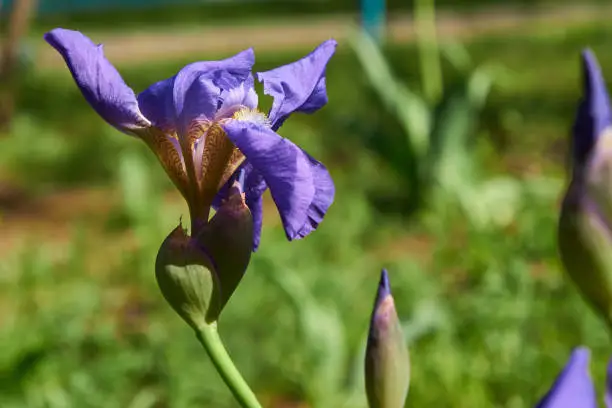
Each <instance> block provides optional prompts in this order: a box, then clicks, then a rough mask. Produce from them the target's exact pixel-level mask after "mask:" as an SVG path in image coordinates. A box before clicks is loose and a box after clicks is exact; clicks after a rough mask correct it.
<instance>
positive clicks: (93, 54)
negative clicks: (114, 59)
mask: <svg viewBox="0 0 612 408" xmlns="http://www.w3.org/2000/svg"><path fill="white" fill-rule="evenodd" d="M44 38H45V40H46V41H47V42H48V43H49V44H50V45H51V46H52V47H53V48H55V49H56V50H57V51H58V52H59V53H60V54H61V56H62V57H63V58H64V60H65V61H66V65H67V66H68V69H69V70H70V72H71V74H72V77H73V78H74V80H75V82H76V84H77V85H78V87H79V89H80V90H81V92H82V93H83V96H84V97H85V99H86V100H87V102H89V104H90V105H91V106H92V107H93V108H94V109H95V110H96V112H97V113H98V114H99V115H100V116H101V117H102V118H103V119H104V120H106V121H107V122H108V123H110V124H111V125H113V126H114V127H116V128H117V129H119V130H121V131H124V132H128V133H129V132H130V131H131V130H136V129H139V128H144V127H148V126H150V124H151V123H150V122H149V120H147V118H145V117H144V116H143V115H142V113H141V112H140V110H139V108H138V101H137V100H136V95H135V94H134V91H133V90H132V89H131V88H130V87H129V86H127V85H126V83H125V82H124V81H123V78H121V75H120V74H119V72H118V71H117V70H116V69H115V67H114V66H113V65H112V64H111V63H110V62H109V61H108V60H107V59H106V57H105V56H104V51H103V47H102V45H101V44H100V45H96V44H94V43H93V42H92V41H91V40H90V39H89V38H88V37H86V36H85V35H83V34H81V33H80V32H78V31H72V30H66V29H63V28H56V29H54V30H51V31H50V32H48V33H46V34H45V36H44Z"/></svg>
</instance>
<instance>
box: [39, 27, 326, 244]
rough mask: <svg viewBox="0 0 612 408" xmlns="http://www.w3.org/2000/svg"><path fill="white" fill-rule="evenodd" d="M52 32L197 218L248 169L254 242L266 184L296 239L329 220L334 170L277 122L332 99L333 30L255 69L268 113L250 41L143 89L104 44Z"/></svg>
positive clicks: (104, 111)
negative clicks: (273, 64) (306, 48)
mask: <svg viewBox="0 0 612 408" xmlns="http://www.w3.org/2000/svg"><path fill="white" fill-rule="evenodd" d="M45 40H46V41H47V42H48V43H49V44H51V46H53V47H54V48H55V49H56V50H57V51H58V52H59V53H60V54H61V55H62V57H63V58H64V60H65V62H66V64H67V65H68V68H69V69H70V72H71V73H72V76H73V78H74V80H75V82H76V84H77V85H78V87H79V89H80V90H81V92H82V93H83V96H84V97H85V99H86V100H87V102H89V104H90V105H91V106H92V107H93V108H94V109H95V110H96V112H97V113H98V114H99V115H100V116H101V117H102V118H103V119H104V120H105V121H106V122H108V123H109V124H111V125H112V126H114V127H115V128H117V129H119V130H120V131H122V132H124V133H127V134H130V135H133V136H136V137H138V138H140V139H142V140H143V141H144V142H145V143H146V144H147V145H148V146H149V147H150V148H151V150H152V151H153V152H154V153H155V154H156V156H157V157H158V159H159V161H160V162H161V164H162V166H163V167H164V169H165V171H166V173H167V174H168V176H169V177H170V179H171V180H172V181H173V183H174V184H175V185H176V187H177V188H178V190H179V191H180V192H181V194H182V195H183V197H184V198H185V200H186V201H187V203H188V206H189V211H190V214H191V218H192V225H194V224H193V222H194V219H198V220H202V221H204V222H207V220H208V217H209V214H210V208H211V207H215V206H218V205H219V204H220V202H221V200H222V199H223V198H224V195H223V194H224V191H226V190H227V188H228V186H229V185H231V183H232V182H233V176H234V174H235V173H236V172H237V170H238V169H243V170H244V177H245V178H244V183H245V185H244V191H245V201H246V204H247V206H248V207H249V209H250V211H251V213H252V216H253V223H254V233H253V249H254V250H255V249H257V247H258V245H259V237H260V234H261V227H262V195H263V193H264V192H265V190H266V189H268V188H269V189H270V193H271V195H272V199H273V200H274V202H275V204H276V207H277V208H278V211H279V214H280V217H281V220H282V223H283V227H284V230H285V233H286V236H287V238H288V239H289V240H293V239H298V238H302V237H305V236H306V235H308V234H309V233H310V232H312V231H314V230H315V229H316V228H317V226H318V224H319V223H320V222H321V221H322V219H323V217H324V215H325V213H326V212H327V209H328V208H329V206H330V205H331V204H332V202H333V199H334V191H335V189H334V184H333V181H332V179H331V176H330V174H329V172H328V171H327V169H326V168H325V166H324V165H323V164H321V163H320V162H318V161H317V160H315V159H314V158H312V157H311V156H310V155H308V154H307V153H306V152H304V151H303V150H302V149H301V148H299V147H298V146H296V145H295V144H293V143H292V142H291V141H289V140H288V139H285V138H283V137H281V136H279V135H278V134H277V133H276V132H277V130H278V129H279V128H280V126H281V125H282V124H283V122H284V121H285V120H286V119H287V118H288V117H289V116H290V115H291V114H292V113H294V112H304V113H312V112H315V111H316V110H318V109H320V108H321V107H323V106H324V105H325V104H326V103H327V92H326V84H325V69H326V66H327V63H328V61H329V60H330V58H331V57H332V55H333V53H334V51H335V48H336V42H335V41H334V40H328V41H325V42H323V43H322V44H321V45H319V46H318V47H317V48H316V49H315V50H314V51H313V52H311V53H310V54H309V55H307V56H306V57H304V58H302V59H301V60H298V61H296V62H293V63H291V64H288V65H284V66H281V67H278V68H275V69H272V70H270V71H265V72H259V73H257V74H256V78H257V80H258V81H260V82H262V83H263V88H264V93H265V94H266V95H270V96H272V98H273V103H272V108H271V109H270V111H269V112H268V114H265V113H263V112H261V111H259V110H258V108H257V107H258V96H257V94H256V93H255V90H254V81H255V79H254V76H253V74H252V72H251V69H252V67H253V64H254V62H255V55H254V52H253V50H252V49H247V50H245V51H242V52H240V53H238V54H236V55H234V56H232V57H230V58H227V59H224V60H220V61H201V62H195V63H192V64H189V65H187V66H185V67H184V68H183V69H181V70H180V71H179V72H178V73H177V74H176V75H175V76H173V77H172V78H168V79H165V80H162V81H159V82H157V83H155V84H153V85H151V86H150V87H149V88H148V89H146V90H144V91H143V92H141V93H139V94H138V95H136V94H135V93H134V91H133V90H132V89H131V88H130V87H129V86H128V85H126V83H125V82H124V81H123V79H122V78H121V75H120V74H119V72H118V71H117V70H116V69H115V67H114V66H113V65H112V64H111V63H110V62H109V61H108V60H107V59H106V57H105V56H104V52H103V47H102V45H96V44H94V43H93V42H92V41H91V40H90V39H89V38H88V37H86V36H85V35H83V34H81V33H80V32H78V31H72V30H66V29H62V28H56V29H54V30H52V31H50V32H48V33H47V34H45Z"/></svg>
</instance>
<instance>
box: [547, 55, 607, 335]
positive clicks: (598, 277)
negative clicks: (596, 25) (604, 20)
mask: <svg viewBox="0 0 612 408" xmlns="http://www.w3.org/2000/svg"><path fill="white" fill-rule="evenodd" d="M582 68H583V76H584V81H583V97H582V99H581V101H580V104H579V106H578V111H577V114H576V121H575V124H574V128H573V134H572V159H573V171H572V179H571V182H570V184H569V187H568V190H567V192H566V194H565V197H564V199H563V205H562V209H561V217H560V220H559V230H558V239H559V252H560V256H561V261H562V263H563V266H564V268H565V270H566V271H567V273H568V275H569V276H570V277H571V279H572V280H573V281H574V283H575V284H576V286H577V287H578V289H579V290H580V292H581V293H582V295H583V296H584V298H585V299H586V300H587V302H588V303H589V304H590V305H591V306H593V307H594V309H595V310H596V311H597V312H598V313H599V314H600V315H601V316H602V317H603V318H604V319H605V320H606V322H607V324H608V325H611V326H612V113H611V111H610V101H609V97H608V91H607V89H606V84H605V80H604V78H603V75H602V73H601V69H600V68H599V65H598V64H597V60H596V58H595V56H594V55H593V53H592V52H590V51H588V50H587V51H584V52H583V54H582Z"/></svg>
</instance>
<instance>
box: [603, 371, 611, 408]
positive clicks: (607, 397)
mask: <svg viewBox="0 0 612 408" xmlns="http://www.w3.org/2000/svg"><path fill="white" fill-rule="evenodd" d="M607 371H608V372H607V373H606V394H605V397H604V402H605V404H606V408H612V360H610V361H609V362H608V370H607Z"/></svg>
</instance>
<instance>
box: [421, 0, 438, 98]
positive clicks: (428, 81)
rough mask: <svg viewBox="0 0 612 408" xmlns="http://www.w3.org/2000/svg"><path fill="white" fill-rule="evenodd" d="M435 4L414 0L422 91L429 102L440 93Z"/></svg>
mask: <svg viewBox="0 0 612 408" xmlns="http://www.w3.org/2000/svg"><path fill="white" fill-rule="evenodd" d="M435 12H436V6H435V2H434V0H415V2H414V19H415V26H416V30H417V45H418V49H419V62H420V65H421V81H422V83H423V93H424V94H425V97H426V98H427V100H428V101H429V102H430V103H435V102H437V100H438V99H439V97H440V95H441V94H442V69H441V68H440V53H439V50H438V39H437V34H436V15H435Z"/></svg>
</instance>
